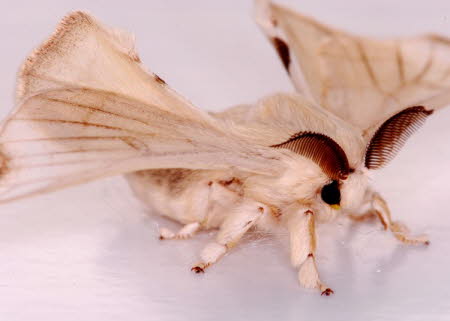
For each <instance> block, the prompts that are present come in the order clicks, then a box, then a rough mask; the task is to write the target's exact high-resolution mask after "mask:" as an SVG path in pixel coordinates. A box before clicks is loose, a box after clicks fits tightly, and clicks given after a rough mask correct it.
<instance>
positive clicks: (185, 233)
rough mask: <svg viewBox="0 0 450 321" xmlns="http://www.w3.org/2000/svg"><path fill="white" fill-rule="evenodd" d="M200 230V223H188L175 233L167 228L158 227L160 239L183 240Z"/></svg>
mask: <svg viewBox="0 0 450 321" xmlns="http://www.w3.org/2000/svg"><path fill="white" fill-rule="evenodd" d="M199 230H200V223H198V222H195V223H190V224H186V225H185V226H183V227H182V228H181V229H180V230H179V231H178V232H177V233H174V232H172V231H171V230H169V229H168V228H165V227H162V228H160V229H159V239H160V240H185V239H188V238H191V237H193V236H194V235H195V233H197V232H198V231H199Z"/></svg>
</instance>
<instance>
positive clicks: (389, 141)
mask: <svg viewBox="0 0 450 321" xmlns="http://www.w3.org/2000/svg"><path fill="white" fill-rule="evenodd" d="M432 113H433V110H427V109H425V108H424V107H422V106H416V107H409V108H406V109H404V110H402V111H401V112H399V113H397V114H395V115H394V116H392V117H390V118H389V119H388V120H386V121H385V122H384V123H383V124H382V125H381V126H380V127H379V128H378V129H377V130H376V131H375V133H374V135H373V136H372V138H371V140H370V142H369V144H368V145H367V149H366V154H365V160H364V164H365V167H366V168H367V169H370V170H372V169H379V168H382V167H384V166H385V165H386V164H387V163H389V162H390V161H391V160H392V159H393V158H394V157H395V156H396V155H397V153H398V152H399V151H400V149H401V148H402V147H403V145H405V143H406V140H407V139H408V138H409V137H410V136H411V135H412V134H413V133H414V132H415V131H416V130H417V129H419V128H420V126H422V125H423V123H424V122H425V120H426V118H427V117H428V116H429V115H431V114H432Z"/></svg>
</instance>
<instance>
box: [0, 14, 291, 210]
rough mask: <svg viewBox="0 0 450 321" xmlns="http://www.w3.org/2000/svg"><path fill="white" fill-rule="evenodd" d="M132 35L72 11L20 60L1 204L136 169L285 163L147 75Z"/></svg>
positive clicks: (4, 137) (262, 167)
mask: <svg viewBox="0 0 450 321" xmlns="http://www.w3.org/2000/svg"><path fill="white" fill-rule="evenodd" d="M132 40H133V39H132V37H131V36H129V35H128V34H126V33H124V32H120V31H117V30H112V29H109V28H106V27H104V26H102V25H101V24H100V23H98V22H97V21H96V20H95V19H94V18H93V17H91V16H89V15H87V14H86V13H82V12H75V13H73V14H71V15H69V16H67V17H66V18H64V19H63V21H62V22H61V24H60V25H59V27H58V28H57V31H56V32H55V34H54V35H53V36H52V37H51V38H50V39H49V40H47V41H46V42H45V43H44V44H43V45H41V46H40V47H39V48H38V49H37V50H36V51H35V52H34V53H33V54H32V55H31V56H30V57H29V58H28V59H27V61H26V62H25V64H24V66H23V68H22V70H21V72H20V73H19V79H18V91H17V101H18V104H17V108H16V110H15V111H14V112H13V113H11V115H10V116H9V117H8V118H7V119H6V120H5V121H4V123H3V125H2V128H1V132H0V165H1V168H0V202H4V201H9V200H13V199H17V198H21V197H25V196H30V195H34V194H38V193H43V192H48V191H52V190H56V189H59V188H62V187H65V186H70V185H74V184H79V183H83V182H86V181H89V180H92V179H95V178H99V177H104V176H109V175H115V174H120V173H126V172H130V171H136V170H142V169H152V168H192V169H225V168H226V169H229V168H234V169H237V170H241V171H248V172H253V173H260V174H266V175H277V174H278V171H280V170H282V168H281V167H282V165H281V164H280V162H279V155H280V153H279V152H278V151H275V150H273V149H270V148H267V147H258V146H255V145H252V144H250V143H249V142H248V141H246V140H245V137H237V136H236V131H235V130H233V128H232V126H231V125H230V124H225V123H224V122H223V121H221V120H218V119H215V118H214V117H211V116H210V115H208V114H207V113H205V112H202V111H201V110H199V109H197V108H195V107H194V106H192V105H191V104H190V103H189V102H188V101H186V100H185V99H183V98H182V97H181V96H179V95H178V94H176V93H175V92H174V91H173V90H171V89H170V88H169V87H168V86H167V85H166V84H165V82H164V81H162V80H161V79H160V78H159V77H158V76H156V75H154V74H152V73H148V72H146V71H145V70H144V69H143V67H142V66H141V64H140V62H139V58H138V56H137V53H136V52H135V51H134V45H133V41H132ZM232 133H235V134H232Z"/></svg>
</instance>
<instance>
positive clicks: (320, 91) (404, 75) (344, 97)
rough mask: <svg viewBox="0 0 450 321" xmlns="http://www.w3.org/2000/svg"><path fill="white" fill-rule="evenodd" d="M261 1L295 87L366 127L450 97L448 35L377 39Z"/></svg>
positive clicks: (261, 19)
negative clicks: (322, 22) (353, 33)
mask: <svg viewBox="0 0 450 321" xmlns="http://www.w3.org/2000/svg"><path fill="white" fill-rule="evenodd" d="M257 9H258V11H257V20H258V23H259V24H260V25H261V27H262V29H263V30H264V32H265V33H266V35H267V36H268V37H269V39H270V40H271V42H272V43H273V44H274V46H275V48H276V49H277V51H278V53H279V55H280V57H281V59H282V60H283V63H284V65H285V67H286V69H287V71H288V73H289V75H290V76H291V78H292V80H293V82H294V85H295V87H296V88H297V89H298V90H299V91H300V92H302V93H303V94H305V95H306V96H308V97H309V98H310V99H313V100H314V101H316V102H317V103H318V104H319V105H321V106H323V107H324V108H326V109H328V110H330V111H332V112H333V113H335V114H336V115H338V116H339V117H341V118H342V119H345V120H347V121H349V122H350V123H352V124H353V125H356V126H357V127H359V128H361V129H363V130H365V129H367V128H369V127H372V126H375V125H378V124H379V123H380V122H382V121H384V120H386V119H387V118H388V117H390V116H392V115H393V114H395V113H397V112H399V111H400V110H402V109H404V108H406V107H410V106H414V105H424V106H426V107H427V108H430V109H437V108H441V107H444V106H446V105H448V104H449V103H450V40H449V39H447V38H443V37H440V36H434V35H427V36H422V37H416V38H410V39H397V40H375V39H369V38H363V37H357V36H353V35H350V34H348V33H345V32H342V31H339V30H335V29H333V28H330V27H327V26H325V25H322V24H320V23H318V22H317V21H315V20H313V19H311V18H309V17H306V16H303V15H301V14H298V13H296V12H294V11H292V10H289V9H287V8H284V7H281V6H277V5H274V4H271V3H269V2H268V1H264V0H263V1H257ZM274 39H276V40H274ZM280 44H281V45H280ZM280 48H281V49H280ZM287 62H288V63H287Z"/></svg>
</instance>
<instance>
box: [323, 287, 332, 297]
mask: <svg viewBox="0 0 450 321" xmlns="http://www.w3.org/2000/svg"><path fill="white" fill-rule="evenodd" d="M331 294H334V291H333V290H331V289H330V288H326V289H325V290H324V291H322V294H321V296H322V295H326V296H330V295H331Z"/></svg>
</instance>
